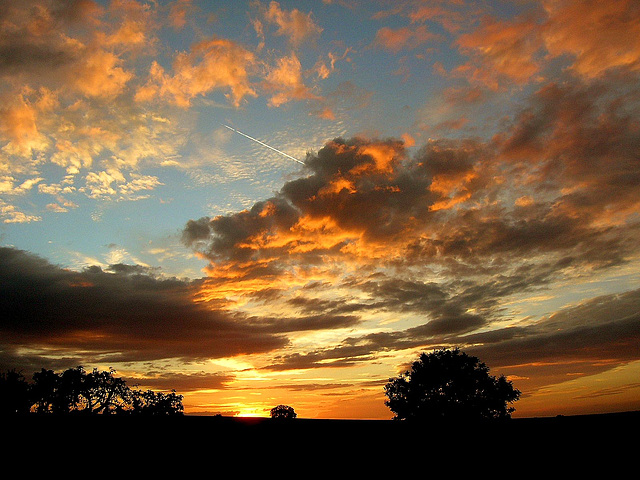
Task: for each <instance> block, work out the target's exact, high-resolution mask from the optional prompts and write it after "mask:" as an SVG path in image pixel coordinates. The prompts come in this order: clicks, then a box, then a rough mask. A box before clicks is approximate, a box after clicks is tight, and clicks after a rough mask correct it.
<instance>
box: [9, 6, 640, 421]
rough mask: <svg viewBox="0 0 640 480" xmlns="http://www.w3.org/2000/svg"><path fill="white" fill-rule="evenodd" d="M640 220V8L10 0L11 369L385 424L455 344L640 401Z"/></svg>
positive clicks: (193, 405) (615, 402)
mask: <svg viewBox="0 0 640 480" xmlns="http://www.w3.org/2000/svg"><path fill="white" fill-rule="evenodd" d="M227 127H230V128H227ZM234 130H235V131H234ZM639 208H640V2H638V1H637V0H611V1H606V2H604V1H596V0H543V1H529V0H511V1H506V0H505V1H500V0H486V1H480V0H478V1H472V0H453V1H439V0H406V1H392V0H313V1H311V0H310V1H302V0H301V1H285V0H281V1H277V2H276V1H232V0H228V1H215V0H212V1H197V0H175V1H164V0H157V1H151V0H149V1H143V0H114V1H93V0H70V1H63V0H22V1H19V2H17V1H12V0H0V304H1V305H0V306H1V311H2V315H1V316H0V319H1V320H0V369H1V370H8V369H13V368H15V369H18V370H21V371H22V372H23V373H24V374H25V376H27V377H28V378H30V376H31V375H32V373H33V372H35V371H38V370H40V369H41V368H43V367H44V368H50V369H53V370H56V371H61V370H63V369H66V368H70V367H75V366H78V365H82V366H84V367H85V368H86V369H88V370H90V369H93V368H94V367H95V368H99V369H101V370H107V369H109V368H111V367H112V368H114V369H115V370H116V372H117V376H119V377H124V378H125V379H126V380H127V384H129V385H141V386H143V387H148V388H151V389H154V390H165V389H175V390H176V391H177V392H178V393H181V394H183V395H184V401H183V403H184V406H185V411H186V413H192V414H216V413H221V414H223V415H260V416H267V415H268V414H269V410H270V409H271V408H272V407H274V406H276V405H278V404H287V405H290V406H292V407H294V409H295V411H296V413H297V414H298V416H299V417H306V418H367V419H369V418H371V419H389V418H391V417H392V412H391V411H390V410H389V409H388V408H387V407H386V406H385V405H384V400H385V397H384V390H383V387H384V385H385V383H386V382H387V381H388V380H389V378H390V377H393V376H396V375H398V374H399V373H400V372H402V371H404V370H406V369H407V367H408V365H409V364H410V363H411V362H412V361H414V360H415V359H417V356H418V355H419V353H420V352H423V351H424V352H429V351H433V350H434V349H436V348H441V347H455V346H458V347H460V348H461V349H462V350H464V351H465V352H467V353H469V354H471V355H475V356H477V357H478V358H480V360H481V361H483V362H485V363H486V364H487V366H488V367H489V368H490V373H491V374H493V375H505V376H507V377H508V378H509V379H510V380H511V381H512V382H513V384H514V386H515V387H516V388H518V389H519V390H520V391H521V392H522V397H521V399H520V400H519V401H518V402H517V403H516V404H515V405H514V406H515V407H516V412H515V414H514V416H516V417H518V416H521V417H522V416H546V415H557V414H565V415H568V414H576V413H598V412H609V411H620V410H637V409H640V257H639V254H640V216H639V214H638V213H639V211H640V210H639Z"/></svg>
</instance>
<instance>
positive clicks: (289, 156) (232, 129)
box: [221, 123, 305, 165]
mask: <svg viewBox="0 0 640 480" xmlns="http://www.w3.org/2000/svg"><path fill="white" fill-rule="evenodd" d="M221 125H222V126H223V127H227V128H228V129H229V130H231V131H233V132H236V133H239V134H240V135H242V136H243V137H247V138H248V139H249V140H253V141H254V142H256V143H259V144H260V145H262V146H263V147H267V148H270V149H271V150H273V151H274V152H278V153H279V154H280V155H284V156H285V157H287V158H290V159H291V160H293V161H294V162H298V163H300V164H302V165H304V164H305V163H304V162H303V161H301V160H298V159H297V158H296V157H292V156H291V155H289V154H288V153H284V152H282V151H280V150H278V149H277V148H273V147H272V146H271V145H267V144H266V143H264V142H261V141H260V140H258V139H257V138H253V137H250V136H249V135H247V134H246V133H242V132H241V131H240V130H236V129H235V128H232V127H230V126H229V125H225V124H224V123H222V124H221Z"/></svg>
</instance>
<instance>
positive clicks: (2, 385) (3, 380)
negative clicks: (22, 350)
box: [0, 370, 31, 415]
mask: <svg viewBox="0 0 640 480" xmlns="http://www.w3.org/2000/svg"><path fill="white" fill-rule="evenodd" d="M30 407H31V402H30V400H29V384H28V383H27V381H26V379H25V378H24V375H22V374H21V373H19V372H16V371H15V370H10V371H8V372H7V373H0V415H22V414H25V413H29V408H30Z"/></svg>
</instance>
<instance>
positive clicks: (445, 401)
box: [0, 348, 520, 421]
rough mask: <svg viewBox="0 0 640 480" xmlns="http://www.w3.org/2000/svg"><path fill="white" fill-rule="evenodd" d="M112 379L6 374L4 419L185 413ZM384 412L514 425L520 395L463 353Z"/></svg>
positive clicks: (407, 377)
mask: <svg viewBox="0 0 640 480" xmlns="http://www.w3.org/2000/svg"><path fill="white" fill-rule="evenodd" d="M114 373H115V372H114V371H113V370H110V371H108V372H104V371H102V372H101V371H98V370H97V369H94V370H93V371H92V372H90V373H87V372H86V371H85V370H84V369H83V368H82V367H77V368H71V369H68V370H65V371H64V372H62V373H60V374H57V373H55V372H53V371H51V370H45V369H42V370H41V371H40V372H37V373H34V375H33V381H32V382H31V383H28V382H27V381H26V379H25V378H24V377H23V376H22V375H21V374H20V373H17V372H15V371H10V372H7V373H6V374H0V414H5V415H6V414H24V413H44V414H72V413H84V414H129V415H175V414H182V413H183V406H182V396H181V395H177V394H176V393H175V391H172V392H171V393H168V394H165V393H158V392H154V391H152V390H146V391H143V390H137V389H131V388H129V387H128V386H127V385H126V384H125V381H124V380H122V379H121V378H117V377H115V375H114ZM385 395H386V396H387V400H386V401H385V404H386V405H387V406H388V407H389V409H391V411H392V412H393V413H394V414H395V417H394V419H396V420H420V421H441V420H455V421H474V420H500V419H507V418H510V416H511V413H512V412H513V411H514V410H515V409H514V408H513V407H512V406H510V404H512V403H513V402H515V401H516V400H518V398H519V397H520V391H518V390H517V389H515V388H514V387H513V385H512V384H511V382H510V381H508V380H507V379H506V378H505V377H504V376H500V377H497V378H496V377H493V376H491V375H489V368H488V367H487V366H486V365H485V364H484V363H482V362H481V361H480V360H479V359H478V358H476V357H473V356H469V355H467V354H466V353H464V352H462V351H460V350H459V349H457V348H456V349H452V350H449V349H442V350H436V351H434V352H432V353H430V354H426V353H422V354H421V355H420V357H419V358H418V360H417V361H415V362H413V364H412V365H411V369H410V370H407V371H406V372H404V373H402V374H401V375H399V376H398V377H396V378H391V379H389V383H387V384H386V385H385ZM270 414H271V418H274V419H294V418H296V416H297V415H296V413H295V411H294V410H293V408H292V407H290V406H288V405H278V406H277V407H274V408H272V409H271V412H270Z"/></svg>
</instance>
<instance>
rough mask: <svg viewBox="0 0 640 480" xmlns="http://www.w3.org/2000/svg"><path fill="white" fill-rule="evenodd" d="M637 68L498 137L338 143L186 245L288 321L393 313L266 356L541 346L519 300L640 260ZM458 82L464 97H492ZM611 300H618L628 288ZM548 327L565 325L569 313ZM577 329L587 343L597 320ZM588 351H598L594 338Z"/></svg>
mask: <svg viewBox="0 0 640 480" xmlns="http://www.w3.org/2000/svg"><path fill="white" fill-rule="evenodd" d="M634 79H635V77H634V76H620V75H616V74H615V73H614V72H611V73H610V74H608V75H606V76H603V77H601V78H599V79H590V80H589V81H586V80H584V79H581V78H576V77H574V76H568V77H567V80H566V81H565V82H563V83H553V82H548V83H546V84H545V85H543V86H542V87H540V88H539V89H538V90H537V91H535V92H534V93H532V94H531V95H530V96H529V97H528V99H527V101H526V102H524V105H523V107H522V108H521V109H520V110H519V111H517V112H516V113H515V114H514V115H513V116H512V117H510V118H508V119H505V120H504V121H503V123H502V124H501V126H502V129H501V131H499V132H498V133H497V134H496V135H494V136H493V137H491V138H489V139H487V140H482V139H479V138H467V139H464V138H460V139H443V138H441V139H432V140H430V141H429V142H427V143H426V144H425V145H424V146H423V147H421V148H420V149H418V150H416V151H415V153H413V154H411V155H410V154H409V151H408V150H407V149H406V145H405V144H404V143H403V142H402V141H401V140H396V139H375V138H352V139H343V138H336V139H334V140H333V141H330V142H327V143H326V144H325V145H324V147H323V148H321V149H320V150H319V151H318V152H317V153H309V154H308V155H307V158H306V160H305V165H306V169H305V171H304V173H303V175H302V176H301V177H300V178H296V179H293V180H290V181H288V182H286V183H285V184H284V185H283V186H282V188H281V189H280V190H279V191H278V192H277V193H276V194H275V195H274V196H272V197H271V198H268V199H265V200H263V201H260V202H256V203H255V204H254V205H253V206H252V207H250V208H248V209H246V210H243V211H240V212H236V213H231V214H228V215H222V216H218V217H213V218H208V217H204V218H200V219H198V220H192V221H190V222H188V224H187V225H186V228H185V229H184V232H183V234H184V236H183V238H184V241H185V244H186V245H187V246H189V247H191V248H192V249H193V250H194V251H195V252H197V254H198V255H200V256H201V257H202V258H204V259H207V260H208V261H209V262H210V265H209V267H208V268H207V273H208V275H209V279H208V280H207V281H205V282H204V283H203V288H202V294H203V295H204V296H206V297H207V298H210V299H216V300H217V301H220V302H224V304H225V305H226V306H228V307H229V308H234V309H237V310H238V311H244V312H246V313H247V315H251V316H258V315H259V313H258V312H260V311H261V308H262V306H263V305H265V302H267V301H268V302H269V306H270V308H271V309H272V311H277V312H281V315H282V318H283V319H284V318H290V317H291V316H292V315H296V314H297V315H304V316H310V315H313V316H316V315H325V316H326V315H329V317H325V318H323V320H322V321H323V322H325V321H326V322H328V321H329V320H328V318H339V319H341V318H343V316H345V315H346V316H348V318H351V319H352V321H354V322H357V324H358V325H360V326H362V325H366V324H369V323H368V322H374V319H376V321H377V323H376V324H377V325H378V327H377V328H372V331H370V332H368V333H367V332H365V331H361V333H360V334H350V331H349V330H347V329H343V330H340V331H341V332H343V334H344V335H343V336H342V337H339V338H337V339H336V342H333V343H332V344H330V345H328V346H318V347H317V348H313V347H312V348H307V349H305V350H294V351H289V352H288V353H282V354H279V355H277V356H274V357H273V359H272V362H271V363H270V364H269V365H268V367H265V368H269V369H273V370H286V369H290V368H297V369H300V368H316V367H320V366H323V367H327V366H333V367H339V366H349V365H357V364H359V363H363V362H370V361H372V359H374V358H379V357H380V356H384V355H385V354H386V353H389V352H393V351H400V350H403V351H404V350H407V349H417V348H424V346H425V345H434V346H437V345H451V344H468V345H469V346H470V348H478V351H479V352H481V353H482V354H483V356H486V357H488V358H491V359H492V360H495V362H496V363H497V364H498V365H507V364H506V363H504V362H503V361H502V360H501V359H499V358H498V357H491V354H489V353H488V350H489V349H490V348H491V347H490V346H489V342H491V341H492V340H491V339H492V338H493V339H494V340H497V339H499V338H501V337H503V338H504V341H505V344H504V345H517V344H518V343H517V342H523V345H524V344H526V343H527V342H528V341H531V342H535V341H534V340H533V338H534V337H535V336H536V335H538V333H534V332H536V331H537V330H536V329H535V328H533V327H529V326H526V325H518V322H517V318H518V315H520V312H519V311H518V310H517V309H515V310H514V309H513V308H512V307H510V306H509V305H510V304H512V303H513V302H516V299H518V298H520V299H521V298H524V297H526V296H535V295H538V294H540V293H541V292H545V291H547V290H550V291H552V289H553V288H554V286H556V285H559V284H563V283H566V282H569V283H571V282H578V283H579V282H581V281H583V279H584V278H587V277H588V276H590V275H596V276H597V275H603V274H605V272H607V271H609V270H612V271H613V269H616V268H619V267H621V266H624V265H632V264H633V262H635V260H634V259H635V258H636V256H637V253H638V248H639V244H638V242H637V240H636V239H637V234H638V228H639V227H640V224H639V223H638V221H637V217H636V213H635V212H637V207H638V201H639V200H640V197H638V192H637V189H636V188H633V185H635V184H637V182H636V181H635V178H636V177H637V175H638V169H637V162H636V161H635V157H634V152H636V151H637V150H638V145H637V142H638V136H637V132H638V125H637V121H636V119H635V116H634V112H635V111H636V110H637V100H638V88H637V82H635V80H634ZM450 94H451V96H452V99H451V101H452V102H454V103H460V104H464V103H469V102H475V101H477V94H478V92H477V90H475V89H460V90H455V91H454V90H451V92H450ZM629 295H632V294H631V293H630V294H629ZM606 301H607V302H609V301H610V302H612V308H613V305H614V304H615V302H616V301H617V299H616V298H614V297H607V299H606ZM516 303H517V302H516ZM593 305H595V303H594V304H593ZM617 308H618V307H617V306H616V309H617ZM567 312H571V313H572V314H576V313H577V310H568V311H567ZM558 315H560V314H558ZM567 315H568V314H567ZM616 315H618V314H616ZM557 318H558V319H560V318H567V319H568V316H565V315H564V314H563V315H560V316H559V317H557ZM615 318H616V319H621V318H622V317H619V316H616V317H615ZM625 318H626V317H625ZM567 321H569V320H567ZM616 321H618V320H616ZM628 321H629V323H628V324H625V323H624V322H622V323H620V325H621V326H623V325H628V330H624V328H623V329H621V330H620V337H619V338H620V339H626V338H627V335H630V337H629V338H630V339H631V340H629V342H633V341H634V340H633V338H634V337H633V335H635V333H634V329H635V328H636V321H637V319H636V318H635V317H629V319H628ZM503 322H506V323H509V325H510V327H511V328H504V327H503V326H501V325H503ZM514 324H515V325H516V327H514ZM347 325H348V324H347V323H345V324H344V326H347ZM400 325H402V326H403V327H402V328H400ZM538 325H539V327H540V328H541V329H543V330H540V332H544V335H545V336H547V335H548V338H549V339H552V338H553V335H555V334H554V330H553V329H552V328H551V326H550V325H551V324H547V323H546V321H543V322H541V323H539V324H538ZM546 325H549V330H544V329H545V328H546ZM569 330H571V331H572V332H574V333H575V334H576V335H579V336H583V335H584V338H585V341H586V340H587V338H590V335H593V334H594V333H595V330H594V329H593V327H589V328H587V327H585V328H584V329H579V328H578V327H577V326H576V328H575V330H574V329H573V327H571V328H569V327H567V331H569ZM481 331H484V332H485V333H480V332H481ZM556 333H557V332H556ZM569 338H570V337H569V336H567V337H566V341H568V339H569ZM592 338H593V342H597V340H596V338H597V337H595V336H594V337H592ZM550 341H551V340H550ZM620 341H625V342H626V341H627V340H620ZM485 342H486V343H485ZM509 342H513V343H509ZM612 342H613V340H612ZM481 343H482V344H485V345H486V348H487V351H485V350H482V349H481V347H480V344H481ZM494 344H495V343H494ZM610 347H612V345H607V344H606V342H604V343H603V345H602V349H603V351H604V350H605V349H607V348H610ZM483 348H484V347H483ZM506 348H507V347H505V351H506ZM513 348H515V347H513ZM511 351H512V352H515V351H517V349H515V350H513V349H512V350H511ZM541 354H542V353H541ZM578 355H581V357H580V358H581V361H583V362H585V365H586V364H587V363H589V362H591V361H592V360H590V358H589V354H588V352H587V350H584V351H582V352H581V353H579V354H578ZM534 356H535V354H534V351H533V350H532V358H533V357H534ZM483 358H484V357H483ZM630 358H631V357H628V358H622V357H621V358H619V359H618V360H616V362H613V363H612V364H611V365H614V364H620V363H623V362H624V361H627V360H628V359H630ZM532 361H533V360H532ZM597 362H598V360H593V362H592V366H591V367H589V371H594V372H595V371H597V370H598V368H599V367H597V365H596V364H597ZM586 368H587V367H586V366H585V369H586ZM585 371H586V370H585ZM521 373H523V375H524V373H525V372H524V370H522V371H521ZM585 374H586V373H585ZM554 379H555V380H557V377H554ZM547 380H549V381H550V380H551V377H549V378H547Z"/></svg>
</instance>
